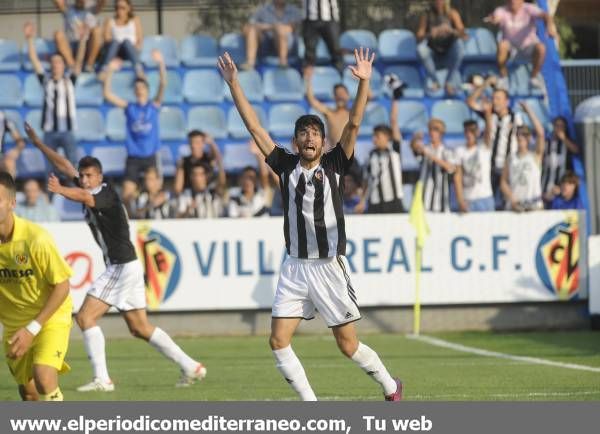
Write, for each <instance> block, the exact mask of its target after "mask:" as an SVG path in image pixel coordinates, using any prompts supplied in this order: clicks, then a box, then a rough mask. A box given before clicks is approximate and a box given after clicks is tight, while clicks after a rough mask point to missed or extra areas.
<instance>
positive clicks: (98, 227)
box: [73, 178, 137, 265]
mask: <svg viewBox="0 0 600 434" xmlns="http://www.w3.org/2000/svg"><path fill="white" fill-rule="evenodd" d="M73 181H74V182H75V185H77V186H80V187H81V184H80V183H79V178H74V179H73ZM90 193H91V194H92V195H93V196H94V201H95V205H94V207H93V208H91V207H88V206H85V205H84V206H83V209H84V214H85V220H86V222H87V224H88V226H89V227H90V230H91V231H92V235H93V236H94V239H95V240H96V242H97V243H98V245H99V246H100V248H101V249H102V254H103V255H104V262H105V263H106V264H107V265H108V264H125V263H127V262H131V261H133V260H135V259H137V256H136V253H135V248H134V247H133V244H132V243H131V239H130V238H129V237H130V235H129V220H128V219H127V212H126V211H125V206H123V202H121V198H120V197H119V195H118V194H117V192H116V191H115V190H114V189H113V188H112V187H111V186H110V185H109V184H104V183H103V184H101V185H99V186H98V187H96V188H95V189H94V190H92V191H90Z"/></svg>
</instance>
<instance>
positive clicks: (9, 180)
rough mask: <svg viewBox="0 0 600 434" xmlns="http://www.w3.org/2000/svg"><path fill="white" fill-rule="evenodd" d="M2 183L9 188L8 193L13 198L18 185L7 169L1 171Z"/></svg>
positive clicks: (0, 179) (0, 180)
mask: <svg viewBox="0 0 600 434" xmlns="http://www.w3.org/2000/svg"><path fill="white" fill-rule="evenodd" d="M0 185H3V186H4V187H5V188H6V189H7V190H8V195H9V196H10V197H11V198H12V197H15V196H16V195H17V186H16V184H15V180H14V178H13V177H12V175H11V174H10V173H8V172H5V171H0Z"/></svg>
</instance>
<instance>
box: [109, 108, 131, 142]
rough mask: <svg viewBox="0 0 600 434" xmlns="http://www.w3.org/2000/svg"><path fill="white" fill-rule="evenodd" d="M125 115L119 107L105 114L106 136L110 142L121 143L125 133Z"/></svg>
mask: <svg viewBox="0 0 600 434" xmlns="http://www.w3.org/2000/svg"><path fill="white" fill-rule="evenodd" d="M126 123H127V120H126V119H125V113H124V112H123V109H121V108H119V107H114V108H111V109H110V110H109V111H108V112H107V113H106V136H107V137H108V139H109V140H110V141H112V142H123V141H124V140H125V137H126V135H127V133H126V128H127V127H126Z"/></svg>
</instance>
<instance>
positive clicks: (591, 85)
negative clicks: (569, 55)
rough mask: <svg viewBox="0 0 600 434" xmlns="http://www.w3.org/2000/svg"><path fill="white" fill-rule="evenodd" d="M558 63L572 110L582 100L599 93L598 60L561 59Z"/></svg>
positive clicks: (599, 68) (599, 73)
mask: <svg viewBox="0 0 600 434" xmlns="http://www.w3.org/2000/svg"><path fill="white" fill-rule="evenodd" d="M560 65H561V67H562V71H563V74H564V76H565V81H566V83H567V89H568V91H569V98H570V99H571V110H573V112H574V111H575V107H577V105H579V103H580V102H582V101H583V100H585V99H587V98H589V97H592V96H596V95H600V60H592V59H582V60H563V61H561V62H560Z"/></svg>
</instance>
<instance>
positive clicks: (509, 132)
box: [467, 76, 523, 210]
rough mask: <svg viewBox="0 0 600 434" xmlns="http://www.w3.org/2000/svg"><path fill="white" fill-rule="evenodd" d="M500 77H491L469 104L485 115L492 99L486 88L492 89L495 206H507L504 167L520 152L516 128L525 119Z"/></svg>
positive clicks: (476, 92)
mask: <svg viewBox="0 0 600 434" xmlns="http://www.w3.org/2000/svg"><path fill="white" fill-rule="evenodd" d="M496 84H497V77H495V76H490V77H488V78H486V79H485V81H484V82H483V84H482V85H481V86H477V87H476V88H475V91H474V92H473V93H472V94H471V95H469V97H468V98H467V105H468V106H469V108H471V110H473V111H474V112H475V113H477V114H478V115H479V116H480V117H482V118H484V119H485V117H486V114H485V112H486V110H485V107H486V106H488V104H489V101H488V99H487V97H485V96H484V91H486V90H487V89H488V88H489V87H492V88H493V94H492V117H491V120H490V124H489V126H488V131H489V135H490V137H489V143H490V145H491V149H492V191H493V193H494V200H495V202H496V209H497V210H498V209H504V208H505V206H504V200H503V197H502V194H501V191H500V178H501V177H502V171H503V170H504V163H505V161H506V158H507V157H508V156H509V155H511V154H514V153H515V152H516V151H517V128H518V127H519V126H521V125H523V118H522V117H521V115H520V114H519V113H516V112H514V111H512V110H511V109H510V95H509V93H508V91H507V90H506V89H503V88H498V87H497V86H496Z"/></svg>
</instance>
